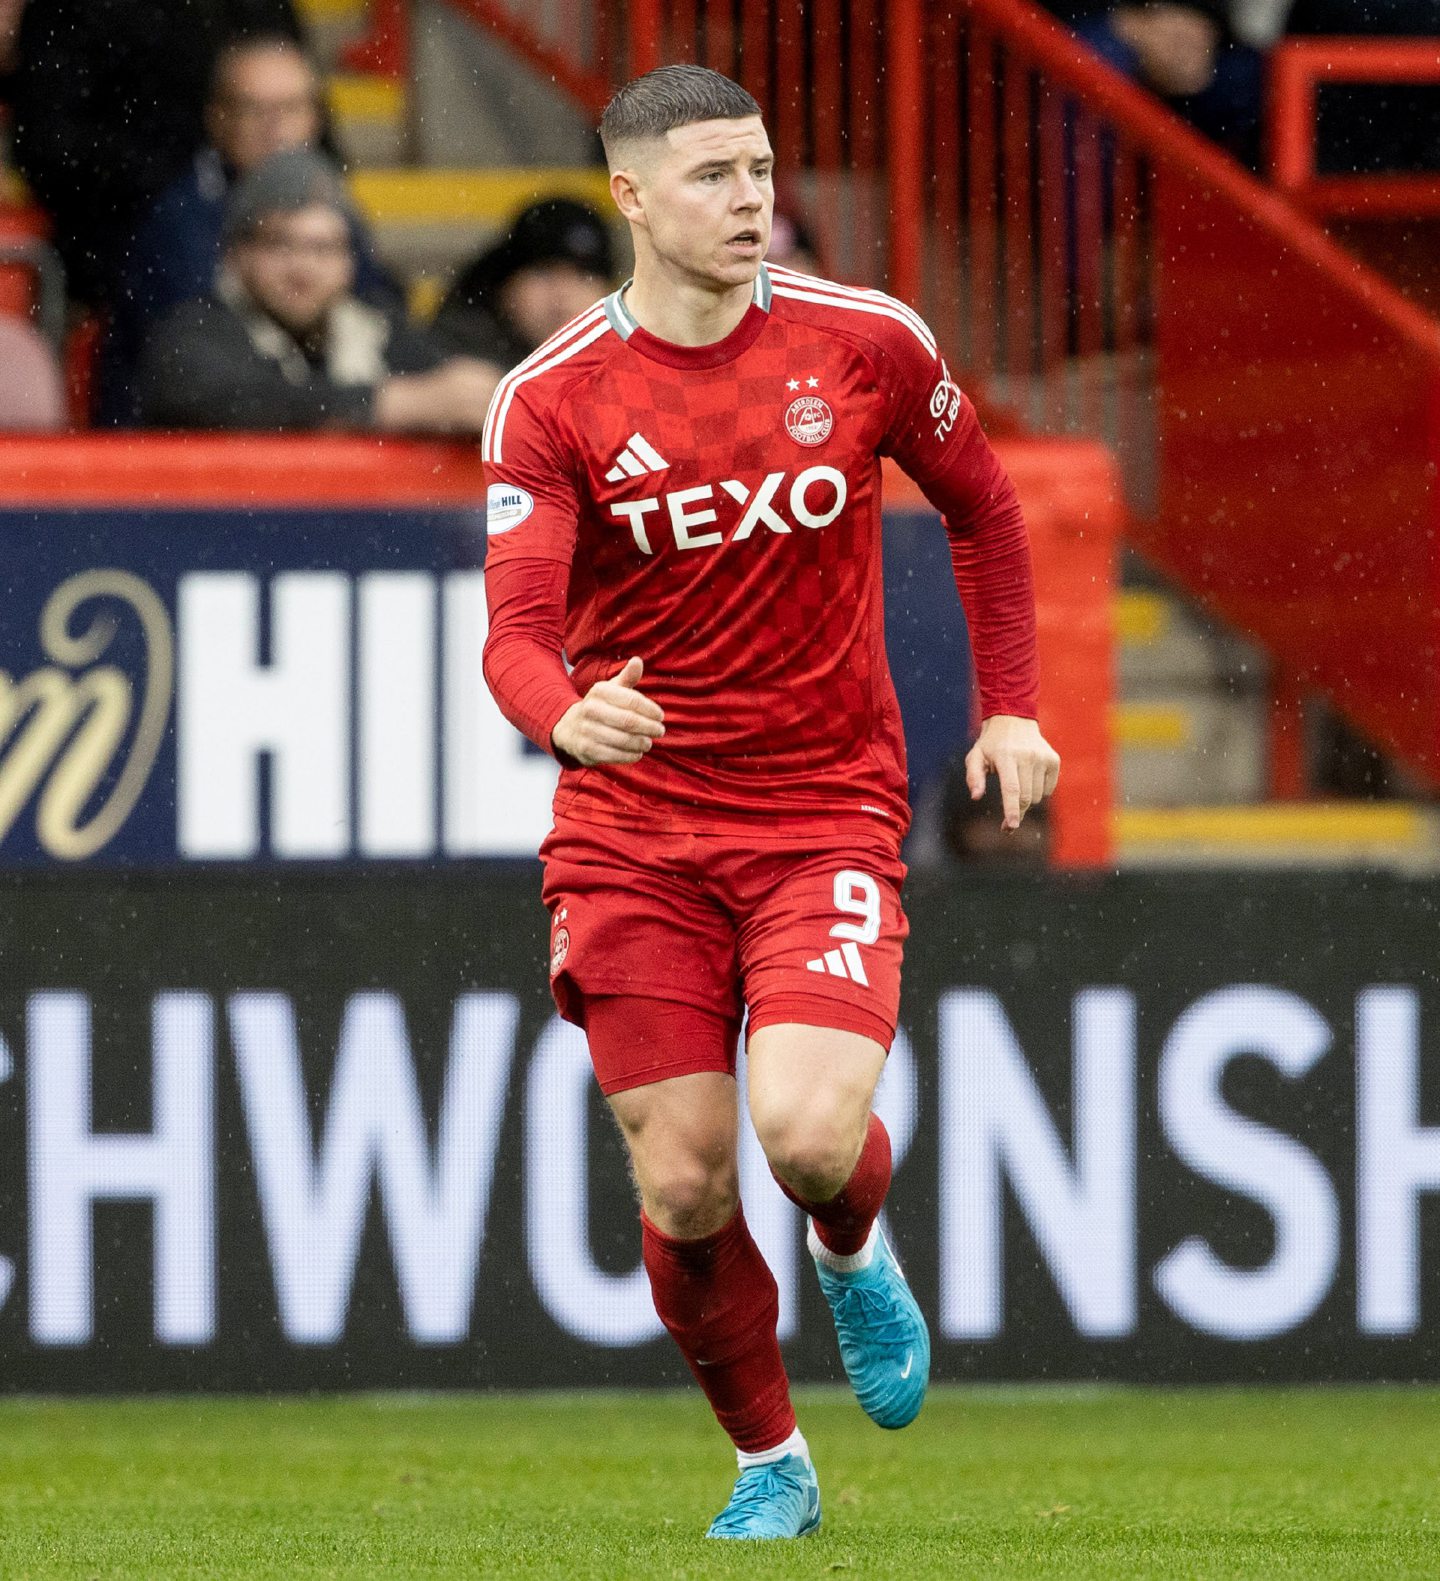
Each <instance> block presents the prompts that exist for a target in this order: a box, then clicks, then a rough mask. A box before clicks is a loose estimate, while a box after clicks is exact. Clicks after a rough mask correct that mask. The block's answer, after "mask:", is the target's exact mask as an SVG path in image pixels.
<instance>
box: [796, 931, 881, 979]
mask: <svg viewBox="0 0 1440 1581" xmlns="http://www.w3.org/2000/svg"><path fill="white" fill-rule="evenodd" d="M805 970H806V971H807V972H824V973H828V974H829V975H830V976H831V977H843V978H845V979H846V980H847V981H849V982H852V983H859V984H860V986H861V987H862V988H868V987H869V986H870V979H869V978H868V977H867V976H866V975H865V963H864V961H862V960H861V959H860V947H859V946H858V945H856V944H851V943H850V942H849V941H848V940H847V941H846V942H845V943H844V944H842V945H841V946H840V948H839V949H838V950H826V952H825V953H824V955H821V956H817V957H816V959H815V960H813V961H806V963H805Z"/></svg>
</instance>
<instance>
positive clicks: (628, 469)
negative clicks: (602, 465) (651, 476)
mask: <svg viewBox="0 0 1440 1581" xmlns="http://www.w3.org/2000/svg"><path fill="white" fill-rule="evenodd" d="M669 465H670V463H669V462H668V461H667V460H666V459H665V458H664V456H662V455H661V454H660V452H659V451H658V450H656V448H655V446H654V445H652V444H651V443H650V441H649V440H648V439H646V437H645V436H644V434H631V436H630V437H629V438H628V439H627V440H626V441H625V448H624V449H623V450H622V451H621V452H620V454H619V455H618V456H616V457H615V465H614V466H613V467H611V468H610V470H609V471H608V472H607V473H606V474H605V481H606V482H607V483H619V482H620V481H621V479H622V478H642V477H644V476H645V474H646V473H647V472H663V471H664V470H665V469H666V468H667V467H668V466H669Z"/></svg>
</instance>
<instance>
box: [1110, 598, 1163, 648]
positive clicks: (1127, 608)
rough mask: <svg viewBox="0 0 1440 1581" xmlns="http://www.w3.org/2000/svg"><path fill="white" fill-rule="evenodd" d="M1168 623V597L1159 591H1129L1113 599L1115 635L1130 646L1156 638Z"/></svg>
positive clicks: (1148, 642)
mask: <svg viewBox="0 0 1440 1581" xmlns="http://www.w3.org/2000/svg"><path fill="white" fill-rule="evenodd" d="M1169 624H1170V601H1169V600H1168V599H1167V598H1165V596H1164V595H1163V594H1160V593H1141V592H1136V591H1133V590H1132V591H1130V592H1126V593H1121V594H1120V596H1119V597H1118V598H1117V599H1116V600H1115V636H1116V638H1117V640H1118V641H1120V642H1122V643H1125V644H1127V645H1129V646H1130V647H1136V648H1138V647H1146V646H1148V645H1149V644H1150V643H1152V642H1159V641H1160V639H1161V638H1162V637H1163V636H1164V635H1165V632H1166V629H1167V627H1168V626H1169Z"/></svg>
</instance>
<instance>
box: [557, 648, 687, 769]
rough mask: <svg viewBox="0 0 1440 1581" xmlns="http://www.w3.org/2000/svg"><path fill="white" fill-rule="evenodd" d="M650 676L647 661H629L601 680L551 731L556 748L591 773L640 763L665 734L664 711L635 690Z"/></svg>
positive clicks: (565, 713) (570, 708)
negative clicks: (599, 765) (607, 765)
mask: <svg viewBox="0 0 1440 1581" xmlns="http://www.w3.org/2000/svg"><path fill="white" fill-rule="evenodd" d="M644 673H645V665H644V662H643V661H642V660H640V659H626V661H625V663H624V665H623V666H622V668H620V669H619V670H617V671H616V672H615V674H614V675H613V676H611V678H610V679H609V680H608V681H596V682H595V684H594V685H593V686H592V687H591V688H590V690H589V691H588V692H586V694H585V695H584V697H582V698H581V699H580V701H579V702H578V703H574V704H572V705H571V706H570V707H569V708H567V709H566V710H565V712H564V713H563V714H561V716H560V719H559V722H558V723H557V724H556V726H555V728H554V729H553V730H552V731H551V732H550V739H551V740H552V741H553V742H554V743H555V746H556V748H557V749H558V750H559V751H561V752H563V753H564V754H565V755H566V756H567V757H571V758H574V759H575V761H576V762H577V763H580V764H583V765H584V766H585V767H586V768H591V767H593V766H594V765H595V764H597V763H638V762H639V761H640V759H641V758H643V757H644V756H645V754H646V753H647V752H648V751H649V750H650V748H651V747H652V746H654V745H655V743H656V742H657V741H658V740H659V739H660V737H661V736H663V735H664V734H665V712H664V710H663V709H662V708H661V707H660V705H659V703H657V702H654V701H652V700H651V699H650V698H648V697H646V696H645V694H644V693H643V692H637V691H636V690H635V688H636V686H637V685H638V684H639V682H640V677H641V676H642V675H643V674H644Z"/></svg>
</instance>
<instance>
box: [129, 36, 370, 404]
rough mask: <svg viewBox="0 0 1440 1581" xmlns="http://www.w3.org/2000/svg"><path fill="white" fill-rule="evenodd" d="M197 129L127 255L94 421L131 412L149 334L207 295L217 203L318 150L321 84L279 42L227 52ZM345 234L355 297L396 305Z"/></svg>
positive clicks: (217, 247)
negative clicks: (277, 159)
mask: <svg viewBox="0 0 1440 1581" xmlns="http://www.w3.org/2000/svg"><path fill="white" fill-rule="evenodd" d="M205 128H206V132H207V133H208V137H209V141H208V142H207V143H206V144H205V146H204V147H202V148H201V149H199V150H198V151H197V152H196V153H195V155H194V156H193V157H192V158H191V160H190V162H189V164H188V165H187V167H186V168H185V170H184V171H183V173H182V174H181V175H180V176H178V177H177V178H176V179H175V180H174V181H173V182H171V184H170V185H169V186H168V187H167V188H166V189H165V191H164V192H162V193H161V194H160V196H159V198H157V199H156V201H155V203H154V205H153V206H152V207H151V208H150V210H149V212H148V214H147V215H146V216H145V218H144V219H143V220H142V221H141V224H140V228H139V230H138V231H137V232H136V234H135V239H134V241H133V242H132V243H131V245H130V249H129V252H128V254H127V256H126V259H125V263H124V266H123V269H122V273H121V278H120V284H119V289H118V290H117V291H116V293H115V300H114V303H113V305H112V309H111V316H110V324H109V329H108V332H107V334H106V338H105V345H104V350H103V352H102V356H101V375H100V385H101V392H100V412H99V417H100V420H101V421H102V422H123V421H124V420H125V418H126V415H127V414H128V413H129V411H130V409H131V406H132V404H133V403H132V400H131V395H130V381H131V379H132V378H133V377H134V371H135V363H136V361H137V360H138V358H139V356H140V348H141V347H142V346H143V344H144V341H145V334H146V331H147V330H148V329H149V327H150V325H151V324H152V323H154V321H155V320H156V319H157V318H159V317H161V315H163V314H164V313H167V312H169V311H170V309H171V308H174V307H178V306H179V304H180V303H181V302H189V301H194V300H198V299H199V298H201V297H205V296H208V295H209V294H210V292H211V291H212V290H213V289H214V286H215V271H216V269H217V267H218V266H219V263H220V252H221V240H220V239H221V233H222V230H223V228H224V221H225V201H226V198H227V197H228V196H229V194H230V190H231V188H232V187H233V185H234V183H235V182H236V180H237V179H239V178H240V177H241V176H244V175H245V174H247V173H248V172H249V171H251V170H253V169H254V168H255V167H256V166H257V165H259V164H262V163H263V162H264V161H265V160H266V159H268V158H269V157H270V155H272V154H275V153H279V152H280V151H282V150H283V149H286V148H314V147H317V146H319V143H320V138H321V135H322V132H323V130H324V117H323V110H322V104H321V96H320V79H319V77H318V75H317V74H316V71H315V68H314V66H313V65H312V64H311V63H310V61H309V59H308V58H307V57H306V55H305V52H304V51H303V50H302V49H301V48H300V46H299V45H298V44H296V43H295V41H294V40H293V39H290V38H287V37H286V36H285V35H284V34H280V33H260V34H248V35H245V36H244V37H242V38H239V39H236V40H234V41H233V42H232V43H230V44H228V45H226V47H225V48H224V49H223V50H222V51H221V52H220V56H219V58H218V60H217V61H216V63H215V73H214V78H213V81H212V84H211V90H210V96H209V99H208V101H207V103H206V106H205ZM351 232H352V240H353V241H354V244H355V258H356V276H355V291H356V295H357V296H360V297H362V298H363V299H364V300H366V301H368V302H373V303H375V304H376V305H377V306H381V307H395V306H398V304H399V301H400V294H399V292H398V291H397V290H396V288H395V286H394V283H393V282H392V281H391V280H390V279H389V278H388V277H387V276H386V274H385V272H384V271H383V270H382V269H381V267H380V265H379V263H378V262H377V261H376V257H375V244H374V242H373V240H372V239H371V236H370V233H369V231H368V229H367V228H366V227H365V225H364V223H363V222H362V221H361V219H360V218H359V216H358V215H356V216H353V218H352V222H351Z"/></svg>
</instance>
